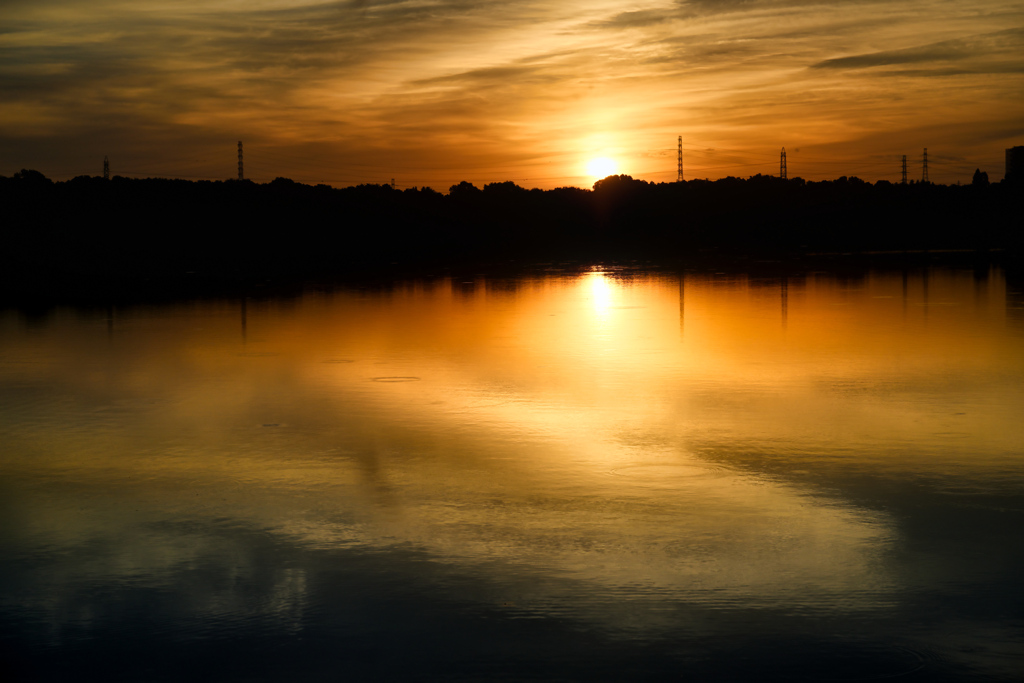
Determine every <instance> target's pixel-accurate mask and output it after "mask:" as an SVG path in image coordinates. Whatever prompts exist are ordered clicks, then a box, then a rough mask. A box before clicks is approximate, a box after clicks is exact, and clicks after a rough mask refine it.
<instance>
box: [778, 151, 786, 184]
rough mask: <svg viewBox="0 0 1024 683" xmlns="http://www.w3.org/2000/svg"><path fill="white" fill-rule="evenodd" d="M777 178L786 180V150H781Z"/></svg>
mask: <svg viewBox="0 0 1024 683" xmlns="http://www.w3.org/2000/svg"><path fill="white" fill-rule="evenodd" d="M779 177H780V178H782V179H783V180H785V179H786V148H785V147H783V148H782V156H780V157H779Z"/></svg>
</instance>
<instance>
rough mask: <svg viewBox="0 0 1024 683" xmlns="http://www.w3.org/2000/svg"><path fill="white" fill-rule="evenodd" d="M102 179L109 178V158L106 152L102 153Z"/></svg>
mask: <svg viewBox="0 0 1024 683" xmlns="http://www.w3.org/2000/svg"><path fill="white" fill-rule="evenodd" d="M103 179H104V180H110V159H108V158H107V155H106V154H104V155H103Z"/></svg>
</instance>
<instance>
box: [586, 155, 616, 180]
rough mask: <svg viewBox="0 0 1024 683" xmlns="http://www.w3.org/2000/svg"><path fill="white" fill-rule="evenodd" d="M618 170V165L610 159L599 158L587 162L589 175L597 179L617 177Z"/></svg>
mask: <svg viewBox="0 0 1024 683" xmlns="http://www.w3.org/2000/svg"><path fill="white" fill-rule="evenodd" d="M617 168H618V166H617V165H616V163H615V162H614V161H613V160H611V159H609V158H608V157H598V158H596V159H591V160H590V161H589V162H587V173H589V174H590V175H592V176H593V177H595V178H607V177H608V176H610V175H615V171H616V169H617Z"/></svg>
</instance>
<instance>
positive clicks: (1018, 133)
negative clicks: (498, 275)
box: [0, 0, 1024, 191]
mask: <svg viewBox="0 0 1024 683" xmlns="http://www.w3.org/2000/svg"><path fill="white" fill-rule="evenodd" d="M678 135H682V136H683V146H684V153H685V175H686V177H687V179H690V178H695V177H699V178H704V177H707V178H718V177H723V176H728V175H734V176H744V177H745V176H749V175H753V174H755V173H770V174H777V173H778V171H779V151H780V149H781V148H782V147H785V148H786V150H787V156H788V168H789V175H790V177H793V176H801V177H804V178H807V179H815V180H818V179H825V178H835V177H838V176H841V175H857V176H860V177H862V178H864V179H866V180H872V181H874V180H878V179H883V178H884V179H888V180H893V181H895V180H899V175H900V159H901V156H902V155H904V154H906V155H907V158H908V167H909V172H910V177H911V178H920V176H921V152H922V148H924V147H927V148H928V153H929V171H930V177H931V180H932V181H934V182H942V183H956V182H957V181H960V182H969V181H970V179H971V174H972V173H973V171H974V169H975V168H977V167H980V168H981V169H982V170H986V171H988V173H989V175H990V177H991V178H992V180H999V179H1000V178H1002V176H1003V155H1004V150H1005V148H1007V147H1011V146H1014V145H1024V4H1022V3H1021V2H1020V1H1019V0H961V1H959V2H951V1H947V0H907V1H905V2H901V3H895V2H881V1H875V2H872V1H865V0H841V1H833V2H813V1H809V0H721V1H714V0H680V1H678V2H644V1H643V0H641V1H639V2H623V1H621V0H620V1H615V0H588V1H587V2H583V1H581V0H548V1H547V2H538V1H536V0H509V1H507V2H483V1H481V0H385V1H383V2H378V1H376V0H352V1H348V2H336V1H332V0H327V1H324V0H321V1H315V0H202V1H200V0H131V1H129V0H3V3H2V5H0V174H2V175H11V174H12V173H14V172H15V171H17V170H19V169H21V168H34V169H37V170H39V171H41V172H43V173H45V174H46V175H47V176H49V177H51V178H54V179H66V178H71V177H74V176H76V175H99V174H100V173H101V171H102V161H103V156H104V155H108V156H109V157H110V164H111V173H112V174H115V175H117V174H120V175H126V176H134V177H146V176H165V177H180V178H189V179H199V178H210V179H225V178H230V177H233V176H235V175H236V173H237V171H236V142H237V141H238V140H242V141H244V145H245V169H246V176H247V177H249V178H251V179H253V180H255V181H258V182H266V181H269V180H272V179H273V178H274V177H277V176H285V177H290V178H293V179H295V180H298V181H302V182H307V183H319V182H324V183H329V184H332V185H336V186H347V185H353V184H358V183H367V182H368V183H381V182H389V181H390V180H391V179H392V178H394V179H395V183H396V185H397V186H398V187H410V186H431V187H434V188H435V189H438V190H441V191H447V189H448V187H449V186H450V185H452V184H455V183H457V182H459V181H461V180H468V181H470V182H472V183H474V184H477V185H478V186H479V185H482V184H484V183H489V182H496V181H504V180H513V181H515V182H516V183H518V184H519V185H522V186H524V187H541V188H551V187H557V186H564V185H575V186H580V187H590V186H591V185H592V184H593V182H594V180H595V179H596V178H595V177H594V174H593V173H592V172H591V171H589V170H588V168H592V162H593V161H594V160H595V159H598V158H607V159H610V160H612V162H614V166H608V165H605V166H602V167H601V171H602V172H605V171H607V170H609V169H610V168H614V170H615V171H616V172H619V173H628V174H630V175H632V176H634V177H637V178H642V179H644V180H649V181H655V182H666V181H672V180H675V177H676V138H677V136H678Z"/></svg>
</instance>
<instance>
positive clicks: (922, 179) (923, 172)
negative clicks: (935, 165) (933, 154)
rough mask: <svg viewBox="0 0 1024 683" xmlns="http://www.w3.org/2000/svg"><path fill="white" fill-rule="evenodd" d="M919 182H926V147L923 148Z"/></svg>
mask: <svg viewBox="0 0 1024 683" xmlns="http://www.w3.org/2000/svg"><path fill="white" fill-rule="evenodd" d="M921 169H922V170H921V182H922V183H927V182H928V148H927V147H925V148H924V161H923V162H922V164H921Z"/></svg>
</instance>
